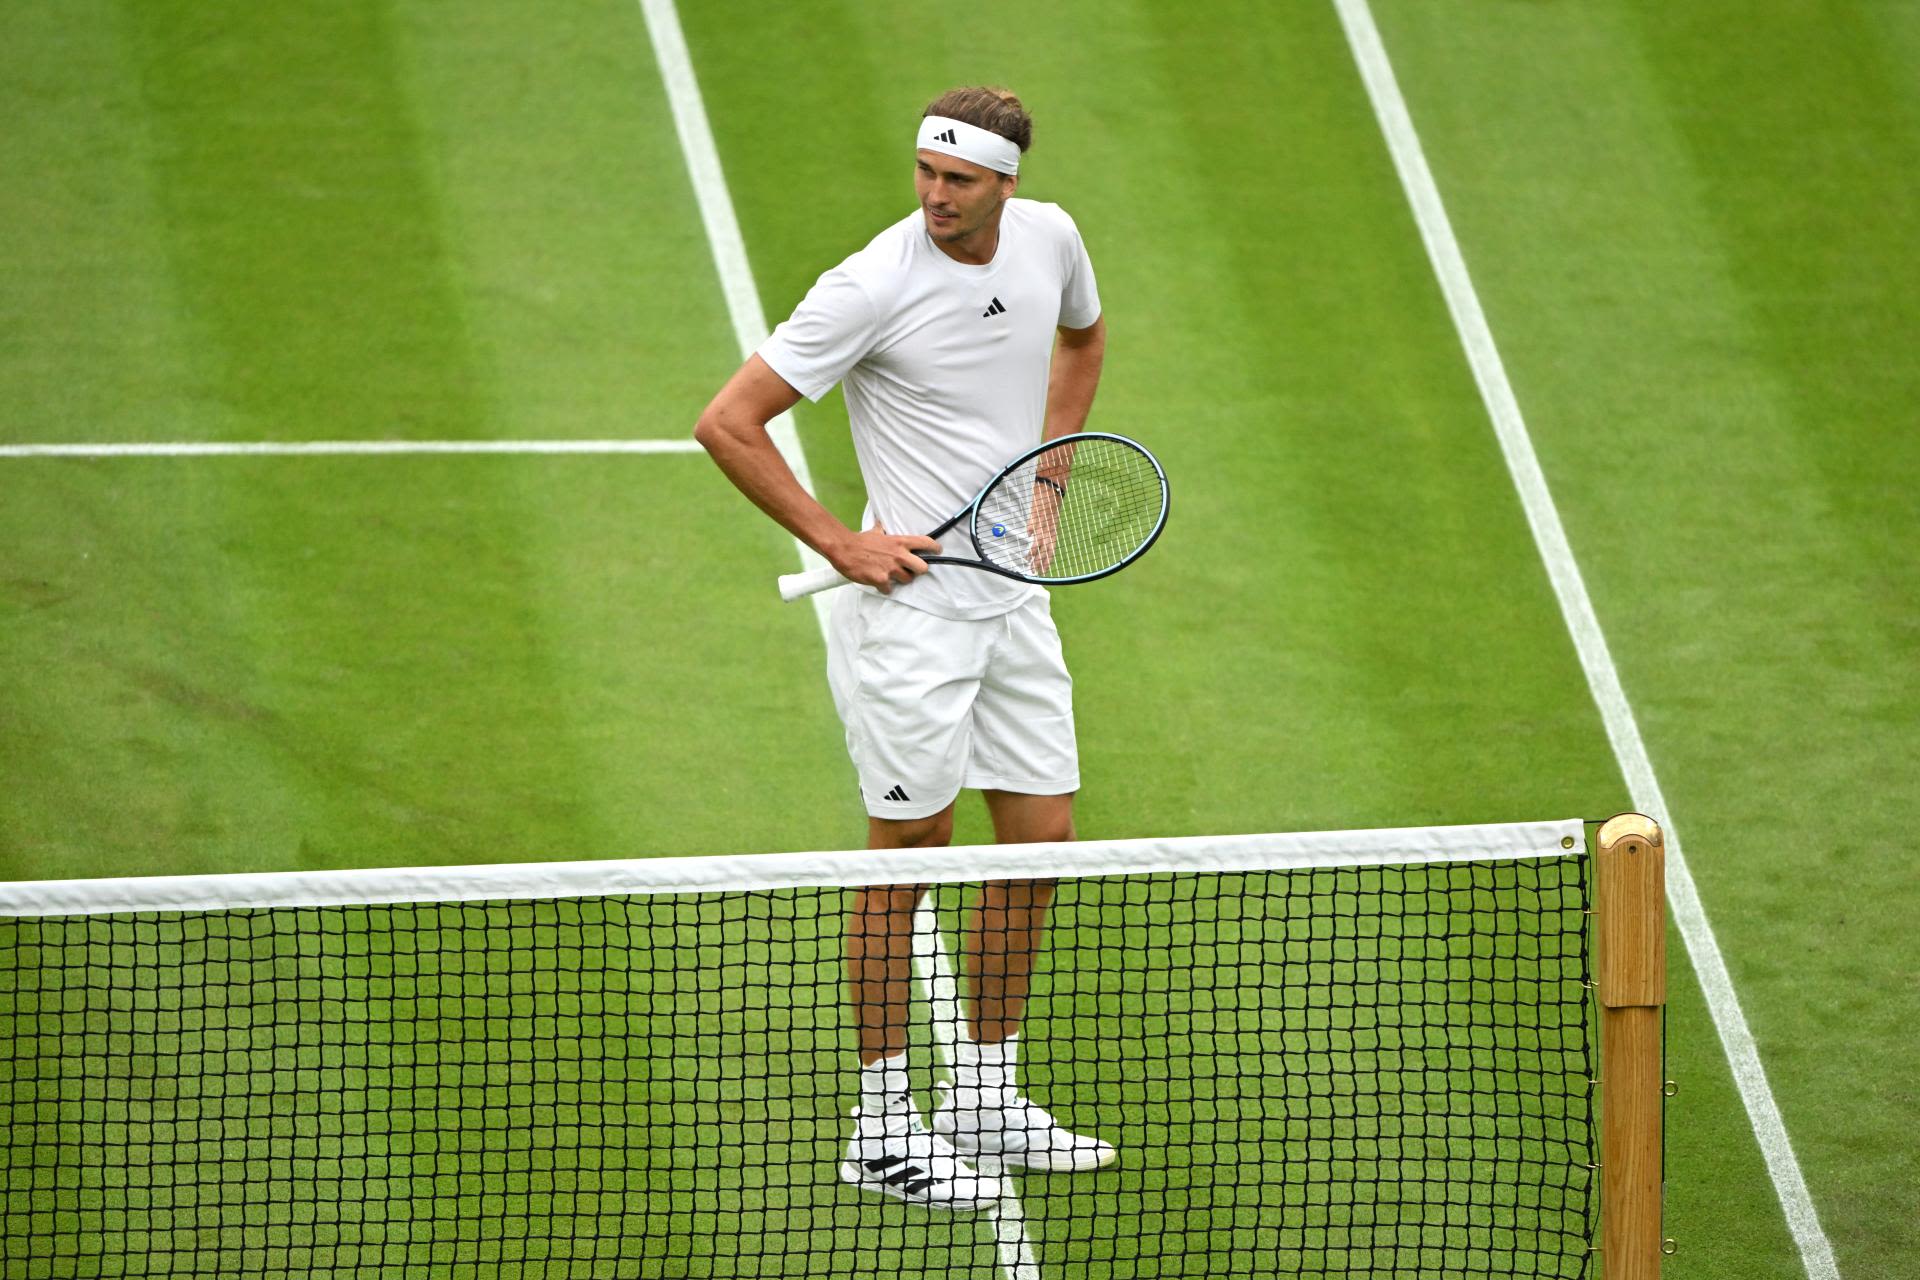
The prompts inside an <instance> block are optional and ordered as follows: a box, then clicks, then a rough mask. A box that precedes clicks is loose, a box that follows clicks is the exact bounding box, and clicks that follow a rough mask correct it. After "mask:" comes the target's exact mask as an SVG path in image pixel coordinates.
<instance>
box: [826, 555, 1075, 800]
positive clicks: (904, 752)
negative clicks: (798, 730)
mask: <svg viewBox="0 0 1920 1280" xmlns="http://www.w3.org/2000/svg"><path fill="white" fill-rule="evenodd" d="M827 683H828V684H829V685H830V686H831V687H832V689H833V701H834V705H835V706H836V707H838V708H839V710H840V722H841V723H842V724H844V725H845V726H846V729H847V752H848V754H849V755H851V756H852V757H853V765H854V768H855V770H856V771H857V772H858V773H859V775H860V794H861V796H862V798H863V799H864V800H865V801H866V806H867V813H868V814H870V815H871V816H873V817H876V818H926V817H931V816H932V815H933V814H936V813H939V812H940V811H941V810H942V809H944V808H946V807H947V806H948V805H949V804H952V803H953V799H954V797H955V796H957V795H959V794H960V789H961V788H962V787H978V788H982V789H988V790H994V791H1015V792H1020V793H1022V794H1025V795H1040V796H1053V795H1065V794H1067V793H1069V792H1073V791H1078V790H1079V789H1080V753H1079V749H1078V747H1077V745H1076V744H1075V742H1074V737H1073V677H1071V676H1069V675H1068V674H1067V664H1066V661H1065V659H1064V658H1063V657H1062V655H1061V652H1060V632H1059V631H1058V630H1056V629H1055V627H1054V625H1053V614H1052V611H1051V609H1050V608H1049V604H1048V601H1047V597H1046V596H1045V595H1044V594H1035V595H1034V596H1033V598H1032V599H1030V600H1028V601H1027V602H1026V603H1024V604H1022V605H1020V606H1019V607H1018V608H1016V609H1014V610H1013V611H1012V612H1011V613H1006V614H1002V615H1001V616H999V617H997V618H983V619H979V620H976V621H955V620H953V619H950V618H941V617H936V616H935V615H933V614H930V613H926V612H923V611H922V610H919V609H915V608H911V607H910V606H907V605H904V604H899V603H896V602H895V601H892V600H889V599H887V598H886V597H885V596H882V595H879V594H878V593H876V592H871V591H842V592H841V593H840V598H839V599H838V600H836V601H835V602H834V606H833V619H832V625H831V626H830V627H829V629H828V636H827Z"/></svg>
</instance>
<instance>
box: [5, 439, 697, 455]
mask: <svg viewBox="0 0 1920 1280" xmlns="http://www.w3.org/2000/svg"><path fill="white" fill-rule="evenodd" d="M700 452H702V450H701V448H700V446H699V445H698V444H696V443H695V442H694V441H693V440H692V439H686V440H255V441H175V442H171V443H169V442H154V443H145V444H0V458H226V457H313V456H322V457H354V456H371V455H382V456H384V455H390V454H422V453H447V454H452V453H533V454H579V453H584V454H615V453H700Z"/></svg>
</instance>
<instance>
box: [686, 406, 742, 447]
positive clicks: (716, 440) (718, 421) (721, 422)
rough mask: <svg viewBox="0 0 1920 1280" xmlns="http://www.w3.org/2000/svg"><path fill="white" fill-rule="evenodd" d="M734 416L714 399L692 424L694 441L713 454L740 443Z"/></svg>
mask: <svg viewBox="0 0 1920 1280" xmlns="http://www.w3.org/2000/svg"><path fill="white" fill-rule="evenodd" d="M736 418H737V415H734V414H729V413H728V412H727V411H726V409H725V408H723V407H722V406H721V405H720V403H719V402H718V401H715V402H714V403H713V404H710V405H708V406H707V408H706V411H705V412H704V413H702V414H701V415H700V420H699V421H698V422H696V423H694V424H693V438H694V442H695V443H697V444H698V445H699V446H700V447H701V448H702V449H705V450H706V451H707V452H708V453H710V454H713V455H715V456H718V455H719V454H721V453H724V452H726V451H727V450H728V448H729V447H731V446H733V445H736V444H738V443H740V426H739V423H738V422H737V421H736Z"/></svg>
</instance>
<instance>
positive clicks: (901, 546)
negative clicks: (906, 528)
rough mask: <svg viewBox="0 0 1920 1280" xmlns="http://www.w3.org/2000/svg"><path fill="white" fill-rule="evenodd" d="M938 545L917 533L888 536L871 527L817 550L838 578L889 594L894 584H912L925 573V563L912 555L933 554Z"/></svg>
mask: <svg viewBox="0 0 1920 1280" xmlns="http://www.w3.org/2000/svg"><path fill="white" fill-rule="evenodd" d="M939 550H940V544H939V543H937V542H935V541H934V540H933V539H932V538H929V537H927V536H926V535H925V534H921V533H888V532H887V531H886V529H885V528H883V527H882V526H880V525H877V524H876V525H874V526H873V528H871V529H868V530H867V531H866V532H864V533H851V534H849V535H848V536H847V537H846V538H845V539H843V540H842V541H840V542H839V543H836V544H835V545H834V546H833V547H831V548H826V547H823V548H821V552H822V554H824V555H825V556H826V557H827V559H828V560H829V561H830V562H832V564H833V567H834V568H835V569H836V570H838V571H839V574H840V576H841V577H843V578H845V579H846V580H847V581H849V582H857V583H860V584H861V585H862V586H868V587H878V588H879V589H880V590H881V591H882V592H883V593H891V592H892V591H893V588H894V584H896V583H904V582H912V581H913V579H914V576H915V575H916V574H922V573H925V572H926V571H927V562H926V561H925V560H922V559H921V558H920V557H919V556H918V555H916V554H914V553H915V552H929V553H937V552H938V551H939Z"/></svg>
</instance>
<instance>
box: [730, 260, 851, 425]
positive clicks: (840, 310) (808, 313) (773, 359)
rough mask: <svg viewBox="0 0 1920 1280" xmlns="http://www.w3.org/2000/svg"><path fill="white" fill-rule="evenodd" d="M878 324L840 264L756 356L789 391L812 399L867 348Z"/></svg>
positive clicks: (847, 272) (823, 391)
mask: <svg viewBox="0 0 1920 1280" xmlns="http://www.w3.org/2000/svg"><path fill="white" fill-rule="evenodd" d="M879 326H880V317H879V313H878V311H877V310H876V309H875V308H874V305H873V301H872V299H870V298H868V297H867V293H866V290H864V289H862V288H861V287H860V283H859V281H857V280H855V279H854V277H853V275H852V273H851V272H849V271H848V270H847V269H846V267H845V265H844V264H843V265H841V266H838V267H835V268H834V269H833V270H831V271H829V272H827V273H826V274H825V275H823V276H821V277H820V279H819V280H817V281H815V282H814V286H813V288H811V289H809V290H807V296H806V297H805V298H802V299H801V300H800V305H799V306H797V307H795V308H794V309H793V314H792V315H791V316H788V317H787V319H786V321H785V322H784V323H782V324H781V325H780V326H779V327H778V328H776V329H775V330H774V331H773V333H772V334H771V335H770V336H769V337H768V338H767V340H766V341H765V342H763V343H761V344H760V351H759V355H760V358H761V359H762V360H765V361H766V362H767V365H768V366H769V367H770V368H772V370H773V371H774V372H775V373H777V374H779V375H780V376H781V377H782V378H785V379H786V380H787V384H788V385H789V386H791V387H792V388H793V389H794V390H795V391H798V392H799V393H800V394H801V395H803V396H805V397H806V398H807V399H809V400H818V399H819V398H820V397H821V396H824V395H825V394H827V392H828V391H830V390H832V389H833V384H834V383H836V382H838V381H840V379H841V378H843V377H845V376H846V373H847V370H849V369H851V368H853V366H854V365H856V364H858V363H859V362H860V359H861V357H863V356H865V355H866V354H867V352H869V351H870V350H872V349H873V338H874V334H875V333H876V332H877V331H878V329H879Z"/></svg>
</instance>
